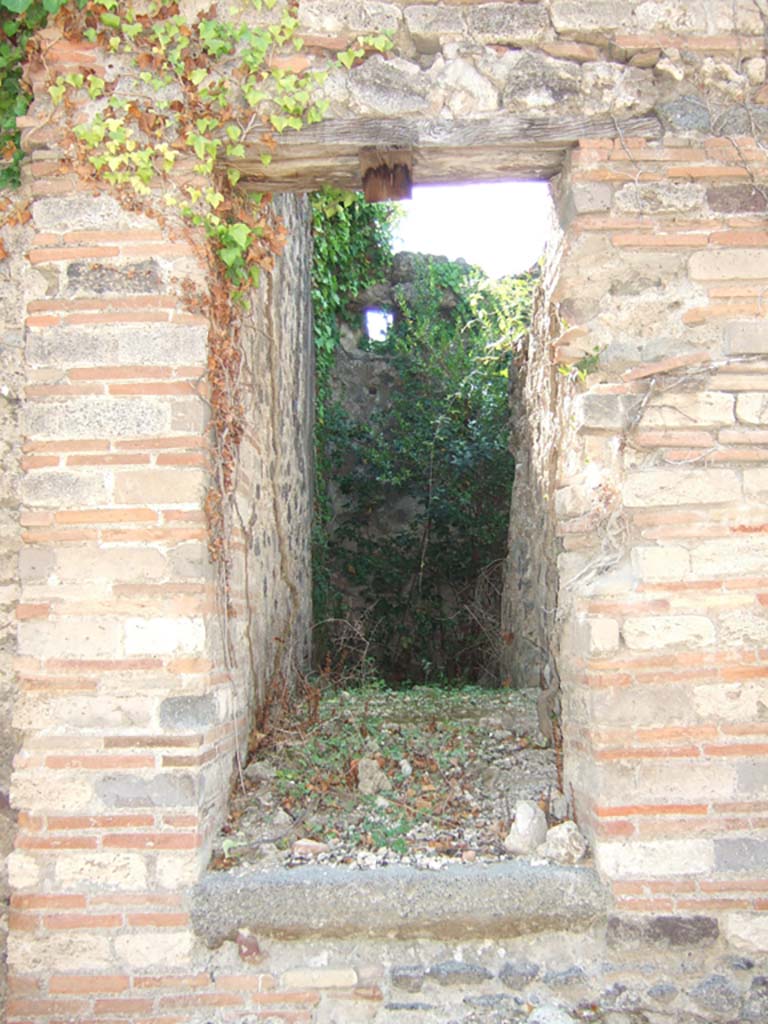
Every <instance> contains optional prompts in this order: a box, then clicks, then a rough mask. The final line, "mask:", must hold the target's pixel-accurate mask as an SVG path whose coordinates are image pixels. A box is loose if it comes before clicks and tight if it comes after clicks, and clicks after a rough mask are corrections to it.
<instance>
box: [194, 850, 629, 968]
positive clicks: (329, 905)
mask: <svg viewBox="0 0 768 1024" xmlns="http://www.w3.org/2000/svg"><path fill="white" fill-rule="evenodd" d="M609 902H610V900H609V894H608V890H607V888H606V886H605V884H604V883H603V882H602V881H601V879H600V877H599V876H598V874H597V872H596V871H595V870H594V869H593V868H591V867H570V866H562V865H557V864H550V863H532V862H531V861H527V860H523V859H520V860H514V861H503V862H501V863H497V864H488V865H478V864H472V865H463V864H457V865H450V866H449V867H446V868H443V869H441V870H437V871H427V870H419V869H417V868H413V867H408V866H403V865H393V866H392V867H386V868H379V869H375V870H372V871H361V870H358V869H354V868H339V867H322V866H306V867H300V868H277V869H274V870H268V871H264V870H260V869H258V868H235V869H233V870H231V871H215V872H214V871H211V872H208V873H207V874H206V875H205V876H204V877H203V878H202V880H201V881H200V882H199V883H198V884H197V885H196V886H195V888H194V890H193V892H192V897H191V915H192V923H193V927H194V929H195V932H196V934H197V935H198V936H199V937H200V938H201V939H203V941H204V942H205V943H206V944H207V945H208V946H210V947H212V948H215V947H217V946H220V945H221V944H222V943H223V942H224V941H226V940H227V939H230V940H235V939H236V938H237V934H238V932H239V931H241V930H243V929H249V930H250V932H251V933H253V934H256V935H259V936H271V937H274V938H278V939H306V938H318V937H324V938H336V939H341V938H394V939H405V938H433V939H459V940H460V939H472V938H485V939H488V938H502V937H511V936H519V935H526V934H534V933H536V932H544V931H558V932H579V931H585V930H586V929H588V928H590V927H591V926H592V925H594V924H595V923H596V922H598V921H603V920H605V919H606V918H607V913H608V907H609Z"/></svg>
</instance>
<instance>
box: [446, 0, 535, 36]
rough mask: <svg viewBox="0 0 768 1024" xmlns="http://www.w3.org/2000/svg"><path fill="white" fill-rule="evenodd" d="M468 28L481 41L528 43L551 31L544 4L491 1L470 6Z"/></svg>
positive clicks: (469, 32)
mask: <svg viewBox="0 0 768 1024" xmlns="http://www.w3.org/2000/svg"><path fill="white" fill-rule="evenodd" d="M466 22H467V31H468V34H469V36H470V38H471V39H473V40H474V41H475V42H477V43H483V44H485V45H489V44H499V45H502V46H526V45H529V44H531V43H538V42H540V41H541V40H542V39H543V38H544V37H545V36H546V35H547V34H548V33H549V18H548V17H547V12H546V9H545V8H544V5H543V4H510V3H490V4H479V5H477V6H474V5H473V6H471V7H468V8H467V9H466Z"/></svg>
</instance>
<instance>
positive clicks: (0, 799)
mask: <svg viewBox="0 0 768 1024" xmlns="http://www.w3.org/2000/svg"><path fill="white" fill-rule="evenodd" d="M18 198H19V197H18V196H14V195H12V194H8V195H3V196H2V197H0V201H2V202H3V204H7V208H8V209H9V211H10V210H12V209H13V208H14V206H15V205H16V203H17V201H18ZM27 235H28V232H27V230H26V228H25V227H24V226H23V225H22V224H19V223H14V224H8V225H6V226H5V227H4V228H3V230H2V233H1V234H0V238H1V239H2V245H3V258H2V261H0V863H2V869H1V870H0V901H1V903H0V906H1V907H2V909H1V910H0V959H4V954H5V941H6V931H7V918H8V913H7V911H8V900H9V889H8V876H7V870H6V867H5V865H6V858H7V856H8V854H9V853H10V852H11V849H12V847H13V838H14V833H15V821H14V815H13V812H12V810H11V806H10V799H9V789H10V781H11V763H12V760H13V756H14V754H15V752H16V747H17V744H18V736H17V734H16V732H15V730H14V729H13V727H12V715H13V705H14V701H15V698H16V676H15V672H14V667H13V660H14V657H15V654H16V619H15V611H16V604H17V601H18V596H19V588H18V548H19V539H20V538H19V484H20V477H21V465H20V461H21V438H20V425H19V405H20V390H21V387H22V383H23V363H22V321H23V316H24V311H23V308H22V302H23V289H22V287H21V277H22V275H23V271H24V258H23V254H24V251H25V247H26V242H27V240H28V239H27ZM4 1007H5V976H4V972H3V974H2V975H1V976H0V1016H3V1015H4Z"/></svg>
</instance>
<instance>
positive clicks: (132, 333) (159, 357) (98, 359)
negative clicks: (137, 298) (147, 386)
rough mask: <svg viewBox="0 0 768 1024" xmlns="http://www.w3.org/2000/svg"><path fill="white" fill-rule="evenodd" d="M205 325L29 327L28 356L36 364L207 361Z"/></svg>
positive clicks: (183, 362) (184, 362)
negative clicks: (33, 328) (32, 328)
mask: <svg viewBox="0 0 768 1024" xmlns="http://www.w3.org/2000/svg"><path fill="white" fill-rule="evenodd" d="M207 351H208V332H207V330H206V328H205V327H202V326H201V327H192V326H190V327H182V326H178V325H174V324H151V325H143V326H142V329H140V330H137V328H136V326H135V325H128V324H103V325H99V326H98V327H84V326H77V327H53V328H46V329H44V330H37V329H36V330H30V331H29V332H28V336H27V360H28V361H29V362H30V363H31V364H32V365H34V366H66V365H74V366H81V365H82V364H83V362H87V363H97V364H98V363H104V364H107V365H108V364H115V363H128V364H130V365H134V364H135V365H141V364H145V363H146V364H148V365H150V366H164V365H176V364H183V365H185V366H186V365H189V366H194V365H196V364H200V365H202V364H203V363H204V362H205V359H206V356H207Z"/></svg>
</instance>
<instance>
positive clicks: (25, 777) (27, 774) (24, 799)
mask: <svg viewBox="0 0 768 1024" xmlns="http://www.w3.org/2000/svg"><path fill="white" fill-rule="evenodd" d="M11 804H12V805H13V806H14V807H23V808H24V810H25V811H26V812H28V813H30V814H43V813H46V812H47V813H55V814H64V813H69V814H75V813H77V812H78V811H87V810H90V809H91V808H92V807H93V785H92V783H91V780H90V779H89V778H88V777H87V776H86V775H84V774H77V773H75V772H63V771H58V770H48V769H45V768H34V769H32V768H25V769H24V770H23V771H16V772H15V773H14V775H13V778H12V780H11Z"/></svg>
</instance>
